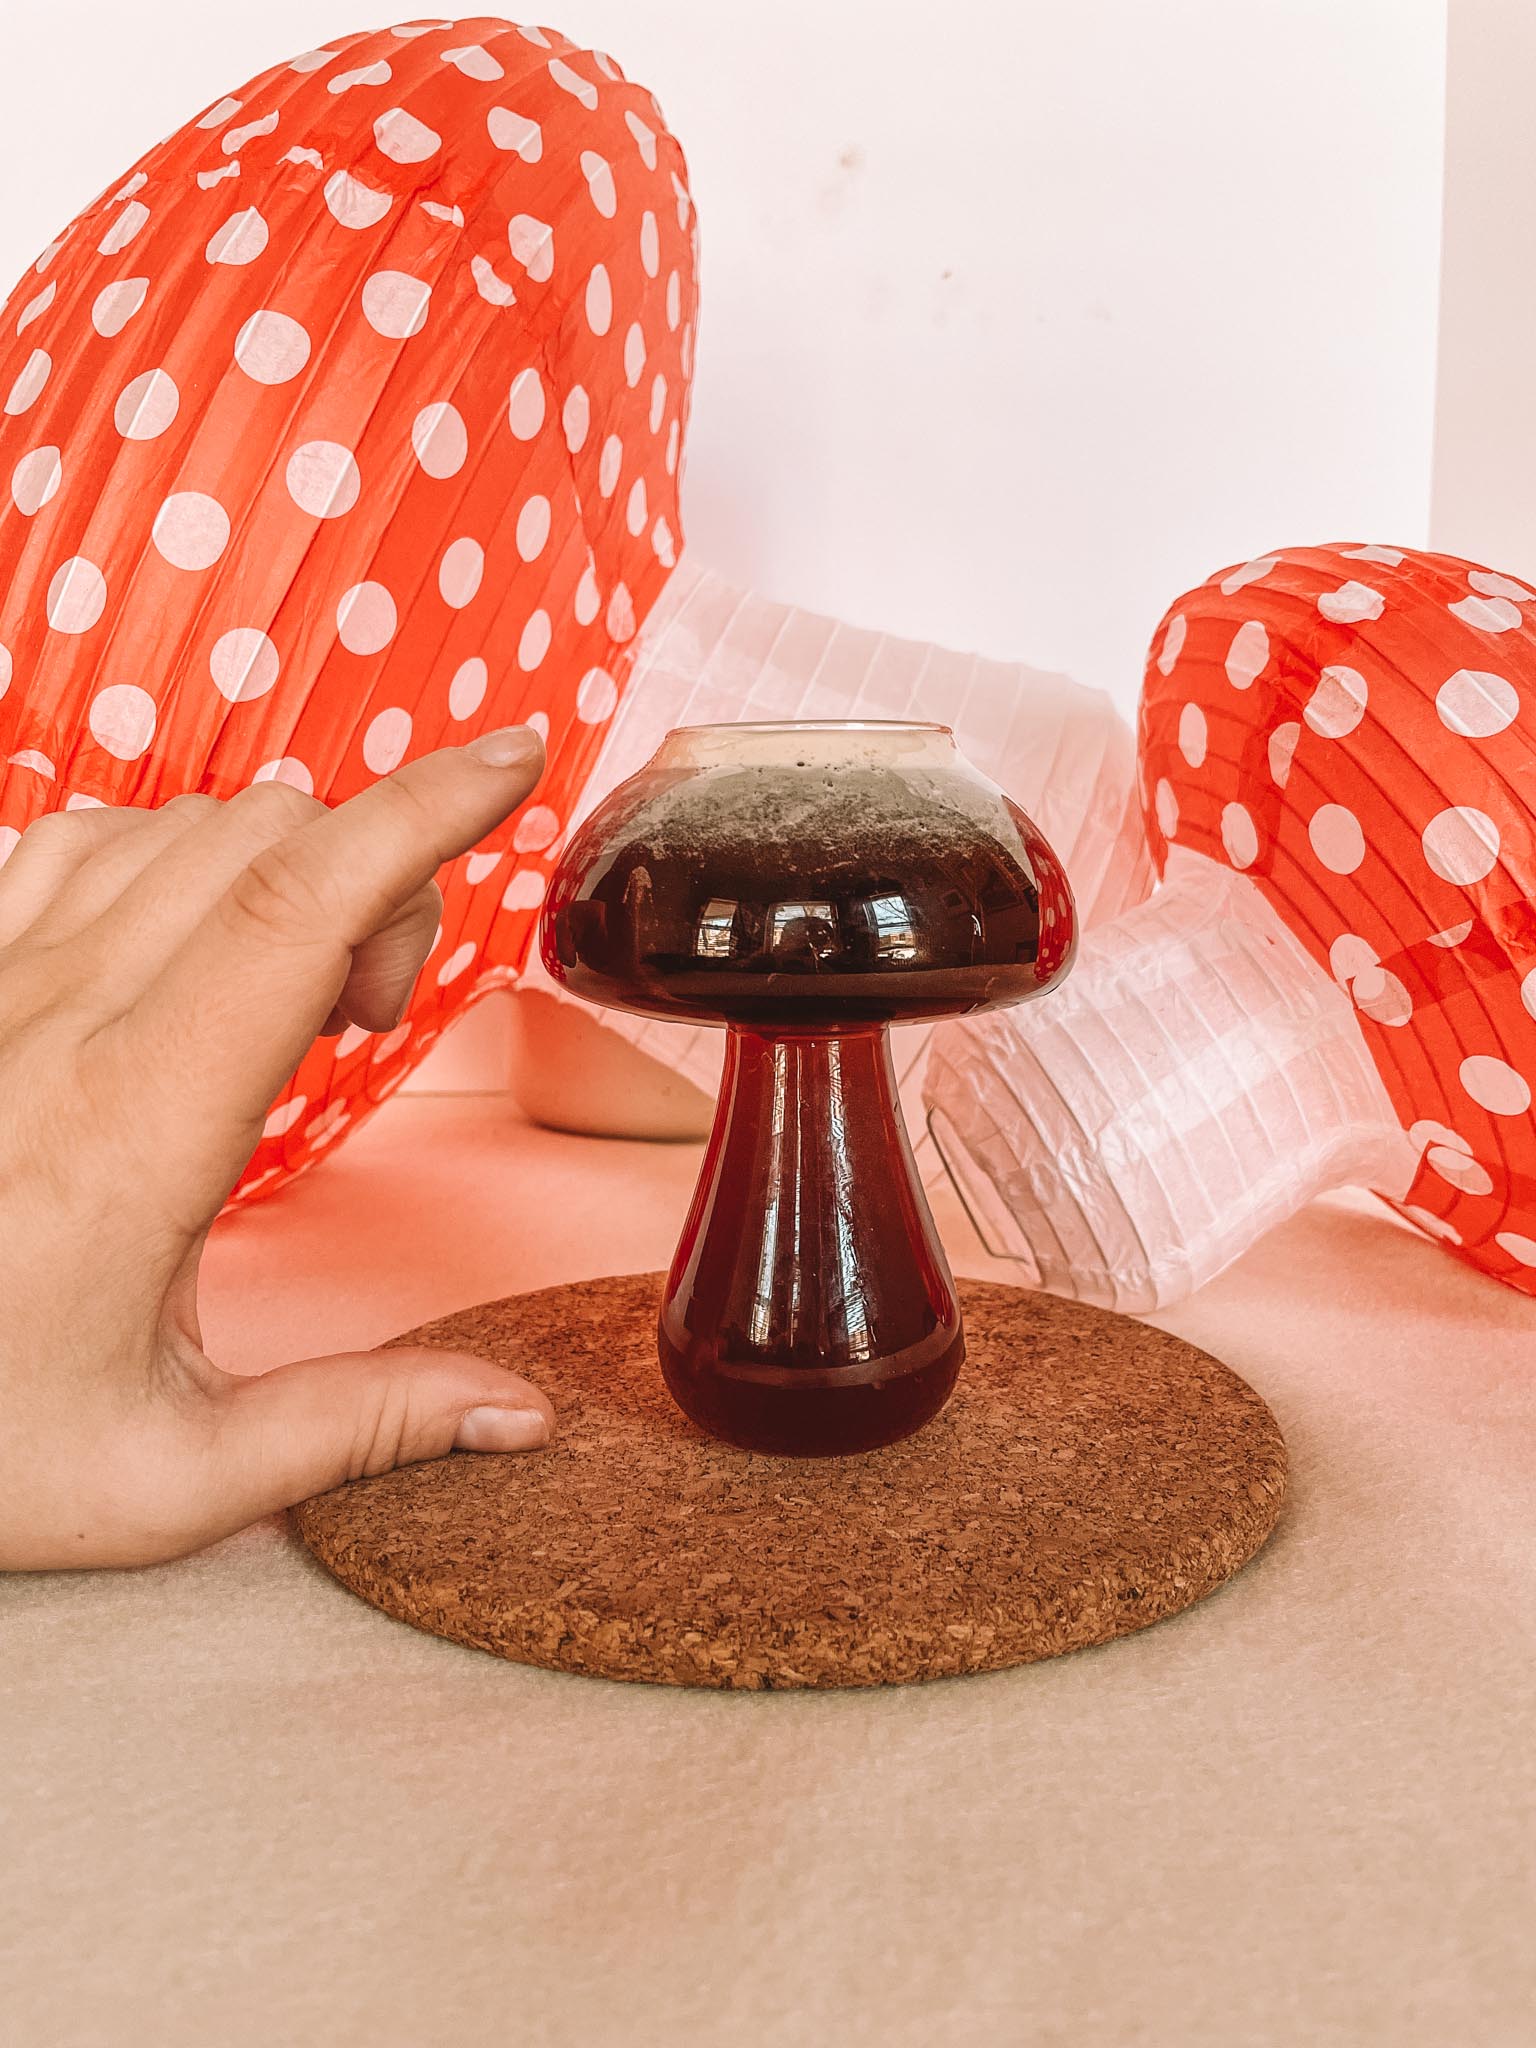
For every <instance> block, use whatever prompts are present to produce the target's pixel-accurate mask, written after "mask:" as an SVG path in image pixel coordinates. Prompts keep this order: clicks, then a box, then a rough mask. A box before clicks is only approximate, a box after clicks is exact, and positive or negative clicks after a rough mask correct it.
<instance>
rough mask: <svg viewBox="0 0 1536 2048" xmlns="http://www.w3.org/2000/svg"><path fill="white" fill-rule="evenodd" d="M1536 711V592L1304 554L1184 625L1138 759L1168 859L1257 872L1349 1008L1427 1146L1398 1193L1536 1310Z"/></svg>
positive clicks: (1254, 575)
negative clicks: (1534, 907) (1187, 855)
mask: <svg viewBox="0 0 1536 2048" xmlns="http://www.w3.org/2000/svg"><path fill="white" fill-rule="evenodd" d="M1175 629H1177V635H1176V634H1175ZM1234 655H1236V657H1237V658H1236V659H1234ZM1533 691H1536V592H1533V589H1532V586H1531V585H1529V584H1527V583H1524V582H1522V581H1520V580H1519V579H1517V578H1515V577H1512V576H1507V575H1503V574H1501V573H1499V572H1498V571H1495V570H1489V569H1481V568H1478V567H1476V566H1475V565H1471V564H1468V563H1465V562H1459V561H1456V560H1455V559H1453V558H1451V557H1448V556H1432V555H1423V554H1417V553H1415V552H1414V551H1412V550H1409V549H1402V548H1393V547H1376V546H1354V547H1347V548H1337V549H1334V548H1298V549H1287V550H1285V551H1284V552H1283V553H1276V554H1274V555H1272V556H1267V557H1263V558H1260V560H1259V561H1258V562H1254V563H1249V564H1246V565H1244V566H1243V567H1241V568H1240V569H1236V570H1230V571H1227V572H1225V573H1224V574H1222V575H1219V576H1218V577H1216V578H1213V579H1212V581H1211V582H1210V583H1208V584H1206V585H1203V586H1202V587H1201V588H1200V589H1198V590H1196V591H1193V592H1191V593H1189V594H1188V595H1186V596H1185V597H1183V598H1181V599H1180V600H1179V601H1178V603H1177V605H1176V606H1175V607H1174V608H1173V609H1171V610H1170V613H1169V615H1168V622H1167V624H1166V625H1165V627H1164V629H1163V632H1162V634H1161V636H1160V637H1159V638H1156V639H1154V642H1153V651H1152V654H1151V655H1150V656H1149V659H1148V664H1147V671H1146V686H1145V695H1144V708H1143V728H1142V729H1143V752H1142V761H1141V777H1142V781H1141V787H1142V789H1143V790H1144V792H1145V793H1146V798H1145V800H1146V817H1147V825H1148V830H1149V833H1150V834H1151V836H1152V839H1153V845H1154V850H1155V851H1156V852H1157V854H1158V855H1159V857H1160V858H1161V857H1165V856H1166V854H1167V851H1168V848H1169V845H1170V843H1171V842H1173V841H1175V840H1176V841H1177V843H1178V845H1179V847H1180V848H1181V849H1183V848H1188V849H1189V850H1190V851H1191V852H1193V853H1198V854H1201V855H1203V856H1205V857H1206V858H1207V859H1208V860H1211V861H1217V862H1221V863H1222V864H1223V865H1224V866H1227V867H1236V868H1239V869H1241V870H1243V871H1244V872H1246V873H1247V874H1248V876H1249V877H1250V885H1251V886H1253V887H1256V888H1257V889H1258V890H1260V891H1261V892H1262V895H1263V897H1264V898H1265V899H1266V900H1267V902H1268V904H1269V905H1270V906H1271V907H1272V908H1273V909H1274V910H1275V911H1277V912H1278V913H1279V914H1280V915H1281V916H1282V917H1283V918H1284V919H1285V921H1286V922H1287V923H1288V924H1289V925H1290V927H1291V929H1292V930H1293V932H1294V933H1295V934H1296V936H1297V938H1298V939H1299V940H1300V942H1301V944H1302V945H1303V946H1304V947H1305V948H1306V949H1307V951H1308V952H1309V953H1310V954H1311V955H1312V956H1313V958H1314V959H1317V960H1318V961H1320V962H1322V963H1324V964H1325V965H1326V966H1327V968H1328V970H1329V972H1330V974H1331V976H1332V978H1333V979H1334V980H1335V981H1336V982H1337V984H1338V986H1339V987H1340V988H1341V989H1342V990H1343V991H1345V992H1346V993H1347V995H1348V997H1349V999H1350V1002H1351V1004H1352V1006H1353V1010H1354V1013H1355V1016H1356V1018H1357V1020H1358V1024H1359V1029H1360V1031H1361V1033H1362V1034H1363V1042H1364V1044H1365V1045H1366V1046H1367V1048H1369V1049H1370V1051H1371V1054H1372V1057H1374V1058H1375V1059H1376V1061H1377V1063H1378V1066H1379V1071H1380V1076H1381V1080H1382V1082H1383V1083H1384V1085H1385V1087H1386V1089H1387V1091H1388V1094H1389V1095H1390V1098H1391V1101H1392V1104H1393V1107H1394V1108H1395V1110H1396V1112H1397V1113H1398V1115H1399V1116H1400V1117H1401V1118H1402V1122H1403V1127H1404V1129H1405V1130H1408V1132H1409V1134H1410V1136H1411V1137H1413V1139H1414V1141H1415V1146H1416V1154H1415V1156H1416V1157H1417V1159H1418V1162H1419V1164H1418V1171H1417V1174H1416V1176H1415V1178H1414V1179H1413V1183H1412V1185H1411V1187H1409V1188H1408V1190H1407V1192H1406V1194H1405V1193H1404V1191H1403V1188H1402V1185H1401V1183H1400V1182H1394V1183H1393V1184H1392V1185H1391V1186H1390V1187H1389V1188H1388V1189H1387V1190H1386V1191H1387V1192H1388V1193H1389V1194H1390V1195H1391V1196H1392V1198H1393V1199H1395V1200H1398V1201H1399V1202H1400V1203H1401V1205H1402V1206H1403V1207H1404V1209H1405V1211H1406V1212H1407V1213H1409V1214H1411V1216H1412V1218H1413V1220H1414V1221H1415V1222H1416V1223H1418V1224H1419V1225H1420V1227H1422V1228H1423V1229H1424V1230H1426V1231H1427V1232H1429V1233H1430V1234H1432V1235H1433V1236H1435V1237H1437V1238H1438V1239H1440V1241H1441V1242H1442V1243H1444V1244H1445V1245H1446V1246H1447V1247H1449V1248H1451V1249H1453V1250H1454V1251H1455V1253H1456V1255H1457V1256H1459V1257H1463V1258H1466V1259H1468V1260H1470V1261H1471V1262H1472V1263H1473V1264H1475V1265H1478V1266H1480V1267H1482V1268H1483V1269H1484V1270H1486V1271H1488V1272H1491V1273H1493V1274H1495V1275H1496V1276H1497V1277H1498V1278H1500V1279H1502V1280H1505V1281H1506V1282H1508V1283H1510V1284H1512V1285H1514V1286H1517V1287H1521V1288H1523V1289H1524V1290H1525V1291H1527V1292H1530V1293H1536V1118H1533V1117H1532V1114H1531V1111H1532V1103H1533V1094H1536V928H1533V926H1532V923H1531V913H1530V905H1531V903H1532V902H1533V901H1536V814H1533V806H1532V801H1531V792H1532V791H1533V790H1536V723H1533V722H1532V716H1531V710H1530V708H1529V707H1530V705H1531V702H1532V692H1533ZM1218 719H1219V720H1220V721H1221V722H1220V725H1219V727H1218V724H1217V721H1218ZM1218 732H1219V740H1220V743H1219V745H1218V744H1217V743H1216V742H1217V736H1218Z"/></svg>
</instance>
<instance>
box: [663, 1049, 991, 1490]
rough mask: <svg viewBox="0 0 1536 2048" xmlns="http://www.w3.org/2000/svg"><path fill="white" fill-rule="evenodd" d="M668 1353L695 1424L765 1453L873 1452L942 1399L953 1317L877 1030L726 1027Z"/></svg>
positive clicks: (956, 1343)
mask: <svg viewBox="0 0 1536 2048" xmlns="http://www.w3.org/2000/svg"><path fill="white" fill-rule="evenodd" d="M660 1349H661V1369H662V1372H663V1374H664V1376H665V1378H666V1382H667V1385H668V1387H669V1388H670V1389H671V1391H672V1395H673V1398H674V1399H675V1400H676V1402H677V1404H678V1406H679V1407H680V1408H681V1409H682V1410H683V1411H684V1413H685V1414H687V1415H690V1416H692V1418H693V1419H694V1421H695V1422H697V1423H699V1424H701V1425H702V1427H704V1428H705V1429H707V1430H709V1431H710V1433H711V1434H712V1435H714V1436H718V1437H723V1438H725V1439H726V1441H727V1442H730V1443H739V1444H743V1445H746V1446H747V1447H749V1448H751V1449H754V1450H772V1451H785V1452H791V1453H797V1454H799V1455H802V1456H803V1455H816V1454H827V1453H832V1452H839V1451H857V1450H869V1449H871V1448H873V1447H874V1446H875V1445H877V1444H887V1443H893V1442H895V1440H896V1439H897V1438H898V1437H903V1436H908V1435H910V1434H911V1432H912V1431H913V1430H915V1429H920V1428H921V1427H922V1425H923V1424H924V1423H925V1422H927V1421H929V1420H930V1419H931V1418H932V1417H933V1416H935V1415H937V1413H938V1412H939V1410H940V1409H941V1408H942V1407H943V1405H944V1403H945V1402H946V1401H947V1400H948V1399H949V1396H950V1394H951V1392H952V1391H953V1388H954V1384H955V1380H956V1378H957V1376H958V1374H959V1371H960V1365H961V1361H962V1359H963V1358H964V1355H965V1340H964V1337H963V1334H962V1330H961V1321H960V1308H959V1304H958V1303H957V1301H956V1299H955V1289H954V1282H953V1281H952V1280H951V1278H950V1273H949V1266H948V1263H947V1262H946V1260H945V1257H944V1252H943V1248H942V1246H941V1245H940V1243H939V1239H938V1235H937V1232H936V1231H935V1229H934V1226H933V1218H932V1216H931V1215H930V1214H929V1210H928V1204H927V1202H926V1200H925V1199H924V1196H923V1190H922V1186H921V1183H920V1182H919V1180H918V1177H917V1173H916V1170H915V1168H914V1166H913V1163H912V1149H911V1146H910V1145H909V1144H908V1142H907V1133H906V1128H905V1126H904V1124H903V1122H902V1117H901V1108H900V1105H899V1103H898V1102H897V1099H896V1079H895V1074H894V1071H893V1069H892V1066H891V1048H890V1036H889V1033H888V1031H887V1029H886V1027H885V1026H884V1025H875V1026H865V1027H863V1028H857V1029H853V1030H847V1031H844V1030H838V1029H836V1028H833V1029H830V1030H826V1031H784V1032H777V1033H768V1032H764V1031H753V1030H748V1029H747V1028H745V1027H744V1026H742V1025H732V1026H731V1027H730V1031H729V1037H728V1040H727V1045H726V1057H725V1073H724V1076H723V1078H722V1081H721V1087H720V1103H719V1109H718V1111H717V1113H716V1119H715V1128H714V1132H713V1135H712V1136H711V1138H710V1142H709V1149H708V1151H707V1152H706V1154H705V1158H704V1168H703V1172H702V1173H701V1175H700V1177H699V1184H698V1187H697V1188H696V1190H695V1192H694V1197H693V1203H692V1206H691V1207H690V1209H689V1212H688V1220H687V1222H686V1223H685V1224H684V1226H683V1235H682V1238H681V1241H680V1242H679V1244H678V1248H677V1257H676V1259H675V1260H674V1261H673V1265H672V1271H671V1274H670V1276H669V1277H668V1281H667V1289H666V1294H665V1296H664V1298H663V1301H662V1309H661V1340H660Z"/></svg>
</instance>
